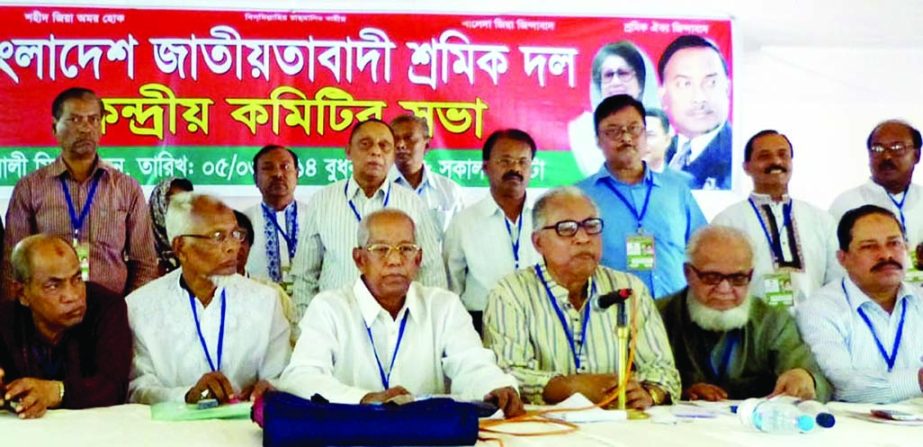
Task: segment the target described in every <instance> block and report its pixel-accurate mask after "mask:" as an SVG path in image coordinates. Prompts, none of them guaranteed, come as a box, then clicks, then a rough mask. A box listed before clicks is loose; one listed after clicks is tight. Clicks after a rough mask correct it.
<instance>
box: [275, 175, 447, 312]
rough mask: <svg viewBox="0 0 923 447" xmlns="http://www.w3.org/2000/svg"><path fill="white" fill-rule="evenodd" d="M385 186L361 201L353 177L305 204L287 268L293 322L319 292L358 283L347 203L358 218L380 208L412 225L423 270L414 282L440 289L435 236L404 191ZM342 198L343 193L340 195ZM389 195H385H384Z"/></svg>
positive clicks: (419, 205) (421, 208)
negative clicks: (396, 211)
mask: <svg viewBox="0 0 923 447" xmlns="http://www.w3.org/2000/svg"><path fill="white" fill-rule="evenodd" d="M392 185H393V184H392V183H391V182H388V181H385V182H384V183H382V185H381V187H379V189H378V191H376V192H375V193H374V194H372V197H370V198H369V197H366V196H365V193H364V192H363V191H362V188H360V187H359V184H358V183H356V180H355V179H354V178H353V177H350V178H349V179H348V180H341V181H339V182H336V183H333V184H330V185H328V186H327V187H325V188H324V189H321V190H320V191H318V192H317V193H315V194H314V196H313V197H312V198H311V201H310V202H309V203H308V213H307V214H308V219H307V222H306V223H305V226H304V228H302V229H301V230H300V234H299V235H298V253H297V254H296V255H295V262H294V263H293V264H292V279H293V281H294V283H295V293H294V295H293V296H292V299H293V300H294V301H295V311H296V312H295V314H296V318H298V320H299V321H300V320H301V315H303V314H304V312H305V310H306V309H307V307H308V304H310V302H311V299H313V298H314V295H317V293H318V292H320V291H323V290H330V289H337V288H340V287H344V286H347V285H350V284H352V283H353V282H354V281H355V280H356V278H358V277H359V270H358V269H357V268H356V264H355V263H354V262H353V257H352V256H353V255H352V253H353V248H356V246H357V245H358V241H357V240H356V231H357V230H358V229H359V221H358V220H357V219H356V215H355V214H354V213H353V210H352V208H351V207H350V206H349V202H348V201H349V200H352V202H353V205H354V206H355V207H356V212H357V213H359V216H363V217H364V216H367V215H369V214H371V213H372V212H374V211H377V210H380V209H382V208H383V207H384V202H385V198H386V197H388V208H395V209H399V210H401V211H403V212H405V213H407V214H408V215H409V216H410V218H411V219H413V221H414V223H415V224H416V239H417V244H418V245H420V247H421V248H422V249H423V264H422V266H421V267H420V273H419V276H418V278H419V279H420V282H421V283H423V284H425V285H428V286H437V287H445V286H446V276H445V268H444V267H443V265H442V249H441V247H440V246H439V233H440V231H439V230H438V229H437V228H436V224H435V223H434V222H433V219H432V217H431V216H430V214H429V211H427V209H426V205H424V204H423V201H421V200H420V198H419V197H417V195H416V194H414V193H413V192H412V191H409V190H408V189H407V188H394V187H392ZM344 187H345V190H346V193H345V194H344V193H343V190H344ZM389 191H390V192H389Z"/></svg>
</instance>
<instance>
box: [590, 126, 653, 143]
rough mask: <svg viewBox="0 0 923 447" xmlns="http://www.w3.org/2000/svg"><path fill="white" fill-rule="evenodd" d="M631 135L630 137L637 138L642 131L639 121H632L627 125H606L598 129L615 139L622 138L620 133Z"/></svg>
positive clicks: (607, 136)
mask: <svg viewBox="0 0 923 447" xmlns="http://www.w3.org/2000/svg"><path fill="white" fill-rule="evenodd" d="M626 132H627V133H628V135H631V137H632V138H638V137H640V136H641V134H643V133H644V125H643V124H641V123H632V124H629V125H628V126H612V127H607V128H605V129H602V130H600V131H599V133H601V134H603V135H605V136H606V138H608V139H610V140H617V139H619V138H622V135H624V134H625V133H626Z"/></svg>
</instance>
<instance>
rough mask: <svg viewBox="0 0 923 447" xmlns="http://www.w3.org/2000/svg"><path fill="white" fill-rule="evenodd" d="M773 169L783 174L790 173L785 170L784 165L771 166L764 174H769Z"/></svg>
mask: <svg viewBox="0 0 923 447" xmlns="http://www.w3.org/2000/svg"><path fill="white" fill-rule="evenodd" d="M773 169H778V170H780V171H782V172H788V169H785V166H782V165H769V166H768V167H767V168H766V169H764V170H763V174H769V173H770V172H772V170H773Z"/></svg>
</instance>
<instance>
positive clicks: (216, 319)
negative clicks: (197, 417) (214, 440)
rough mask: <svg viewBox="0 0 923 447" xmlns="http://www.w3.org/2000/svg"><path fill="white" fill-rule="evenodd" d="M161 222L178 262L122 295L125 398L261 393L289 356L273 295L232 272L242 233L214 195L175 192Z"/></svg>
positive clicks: (142, 400) (222, 397) (227, 398)
mask: <svg viewBox="0 0 923 447" xmlns="http://www.w3.org/2000/svg"><path fill="white" fill-rule="evenodd" d="M166 221H167V225H166V226H167V235H168V237H169V238H170V241H171V243H172V244H173V252H174V253H175V254H176V257H177V259H179V263H180V268H178V269H176V270H174V271H173V272H171V273H169V274H167V275H166V276H164V277H162V278H160V279H157V280H154V281H152V282H150V283H148V284H147V285H145V286H144V287H142V288H140V289H138V290H136V291H135V292H133V293H132V294H131V295H129V296H128V298H127V299H126V301H127V302H128V320H129V323H130V324H131V329H132V331H133V332H134V336H135V341H134V352H135V358H134V363H133V366H132V372H131V383H130V384H129V400H131V401H132V402H140V403H148V404H150V403H156V402H161V401H183V400H185V401H186V402H188V403H195V402H198V401H199V400H200V399H205V398H214V399H217V400H218V401H219V402H228V401H230V400H233V399H235V398H238V399H247V398H250V397H253V398H255V397H257V396H258V395H260V394H262V393H263V392H264V391H265V390H266V389H268V387H269V383H268V382H267V381H268V380H271V379H275V378H277V377H278V376H279V374H280V373H281V372H282V370H283V369H284V368H285V365H286V363H288V358H289V355H290V353H291V347H290V345H289V341H288V339H289V326H288V322H287V321H286V320H285V317H284V316H283V314H282V308H281V306H280V304H279V297H278V294H277V293H276V291H275V290H273V289H272V288H270V287H267V286H264V285H261V284H258V283H256V282H254V281H252V280H249V279H247V278H244V277H242V276H240V275H238V274H236V268H237V253H238V250H239V248H240V243H241V240H242V239H243V238H244V234H243V233H242V232H241V230H240V229H239V228H238V226H237V219H236V218H235V217H234V212H233V211H232V210H231V209H230V208H228V207H227V206H225V205H224V204H223V203H221V202H220V201H219V200H218V199H216V198H214V197H211V196H207V195H202V194H193V193H181V194H177V195H176V196H174V197H173V199H172V200H171V201H170V207H169V209H168V211H167V219H166Z"/></svg>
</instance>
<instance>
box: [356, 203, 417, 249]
mask: <svg viewBox="0 0 923 447" xmlns="http://www.w3.org/2000/svg"><path fill="white" fill-rule="evenodd" d="M392 223H396V224H398V225H401V223H403V225H407V226H409V228H410V234H411V235H413V234H416V225H415V224H414V223H413V219H411V218H410V216H408V215H407V213H405V212H403V211H401V210H399V209H396V208H383V209H380V210H378V211H375V212H373V213H371V214H369V215H367V216H365V218H363V219H362V221H361V222H359V229H358V230H357V231H356V241H357V242H358V245H359V247H364V246H366V245H367V244H368V243H369V238H370V237H371V234H372V228H375V227H376V226H378V225H384V226H386V225H390V224H392ZM410 242H414V243H415V242H416V238H413V240H411V241H410Z"/></svg>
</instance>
